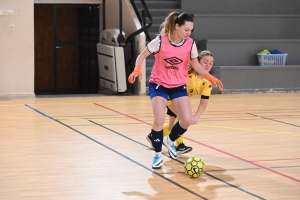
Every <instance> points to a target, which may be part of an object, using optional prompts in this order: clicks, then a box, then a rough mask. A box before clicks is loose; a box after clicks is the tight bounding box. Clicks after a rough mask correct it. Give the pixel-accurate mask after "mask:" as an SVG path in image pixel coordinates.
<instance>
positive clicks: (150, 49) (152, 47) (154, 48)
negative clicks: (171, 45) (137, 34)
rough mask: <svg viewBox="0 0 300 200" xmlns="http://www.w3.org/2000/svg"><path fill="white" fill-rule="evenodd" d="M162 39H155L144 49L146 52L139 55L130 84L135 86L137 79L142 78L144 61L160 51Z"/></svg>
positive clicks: (129, 80)
mask: <svg viewBox="0 0 300 200" xmlns="http://www.w3.org/2000/svg"><path fill="white" fill-rule="evenodd" d="M159 38H160V37H159V36H157V37H156V38H155V39H153V40H152V41H151V42H150V43H149V44H148V45H147V47H145V48H144V50H143V51H142V52H141V53H140V54H139V55H138V57H137V59H136V61H135V67H134V70H133V72H132V73H131V74H130V75H129V77H128V82H129V83H131V84H133V83H134V81H135V79H136V77H138V76H139V77H140V78H141V77H142V72H141V69H142V64H143V62H144V60H145V59H146V58H147V57H148V56H149V55H150V54H151V53H155V52H157V51H158V50H159V48H160V42H159V41H160V39H159Z"/></svg>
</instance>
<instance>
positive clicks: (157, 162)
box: [152, 155, 163, 169]
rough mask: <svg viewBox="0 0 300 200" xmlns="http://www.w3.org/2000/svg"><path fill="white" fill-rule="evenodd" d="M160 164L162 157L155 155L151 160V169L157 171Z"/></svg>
mask: <svg viewBox="0 0 300 200" xmlns="http://www.w3.org/2000/svg"><path fill="white" fill-rule="evenodd" d="M162 163H163V159H162V156H159V155H155V156H154V158H153V162H152V168H153V169H159V168H161V166H162Z"/></svg>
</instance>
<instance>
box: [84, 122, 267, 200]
mask: <svg viewBox="0 0 300 200" xmlns="http://www.w3.org/2000/svg"><path fill="white" fill-rule="evenodd" d="M88 121H90V122H92V123H94V124H96V125H98V126H100V127H102V128H104V129H106V130H109V131H111V132H113V133H115V134H117V135H120V136H122V137H124V138H126V139H129V140H130V141H132V142H135V143H137V144H140V145H142V146H144V147H148V148H149V146H147V145H144V144H143V143H140V142H138V141H136V140H134V139H132V138H130V137H127V136H125V135H123V134H121V133H118V132H117V131H114V130H112V129H110V128H107V127H105V126H103V125H101V124H98V123H97V122H94V121H92V120H88ZM164 155H165V154H164ZM165 156H166V155H165ZM168 157H169V156H168ZM174 161H177V162H179V163H181V164H184V162H182V161H180V160H174ZM204 173H205V175H207V176H210V177H211V178H213V179H216V180H218V181H220V182H222V183H224V184H226V185H229V186H231V187H233V188H235V189H238V190H240V191H242V192H244V193H247V194H249V195H251V196H253V197H256V198H258V199H264V198H262V197H260V196H258V195H256V194H253V193H251V192H248V191H247V190H244V189H242V188H240V187H238V186H235V185H233V184H231V183H228V182H226V181H224V180H222V179H220V178H218V177H215V176H213V175H211V174H209V173H207V172H204Z"/></svg>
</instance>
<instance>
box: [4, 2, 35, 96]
mask: <svg viewBox="0 0 300 200" xmlns="http://www.w3.org/2000/svg"><path fill="white" fill-rule="evenodd" d="M0 10H1V11H3V10H12V12H13V13H12V15H11V14H10V15H0V30H1V33H0V44H1V45H0V96H15V95H17V96H18V95H22V96H23V95H29V96H30V95H34V30H33V28H34V24H33V0H14V1H11V0H2V1H0Z"/></svg>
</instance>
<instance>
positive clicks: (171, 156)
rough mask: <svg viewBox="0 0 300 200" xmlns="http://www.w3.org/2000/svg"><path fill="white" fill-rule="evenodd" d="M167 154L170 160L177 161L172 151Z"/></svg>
mask: <svg viewBox="0 0 300 200" xmlns="http://www.w3.org/2000/svg"><path fill="white" fill-rule="evenodd" d="M168 152H169V156H170V158H172V159H173V160H177V156H176V157H175V155H174V154H173V153H172V151H170V150H169V151H168Z"/></svg>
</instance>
